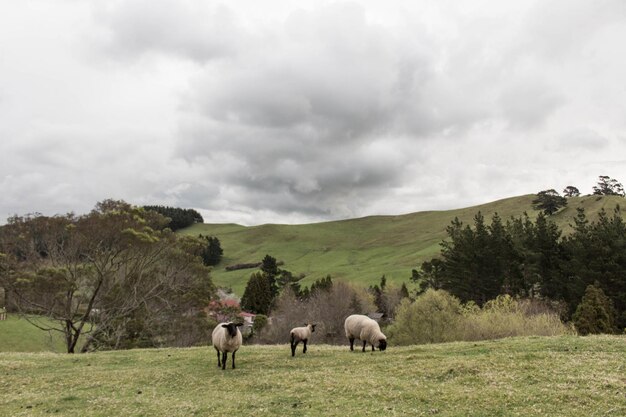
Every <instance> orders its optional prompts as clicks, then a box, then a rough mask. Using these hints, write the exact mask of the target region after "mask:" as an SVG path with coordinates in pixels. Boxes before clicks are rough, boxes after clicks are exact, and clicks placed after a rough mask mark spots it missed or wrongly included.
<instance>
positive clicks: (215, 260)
mask: <svg viewBox="0 0 626 417" xmlns="http://www.w3.org/2000/svg"><path fill="white" fill-rule="evenodd" d="M198 238H200V239H204V240H205V241H206V245H205V247H204V248H203V250H202V253H201V256H202V261H203V262H204V264H205V265H207V266H214V265H217V264H219V263H220V261H221V260H222V255H223V254H224V251H223V250H222V246H221V244H220V241H219V239H218V238H216V237H214V236H202V235H199V236H198Z"/></svg>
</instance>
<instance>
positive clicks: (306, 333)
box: [289, 324, 316, 356]
mask: <svg viewBox="0 0 626 417" xmlns="http://www.w3.org/2000/svg"><path fill="white" fill-rule="evenodd" d="M315 326H316V324H305V325H304V327H294V328H293V329H291V332H289V336H290V340H291V356H296V346H298V343H300V342H301V341H302V342H303V343H304V349H302V353H306V343H307V342H308V341H309V338H310V337H311V333H313V332H314V331H315Z"/></svg>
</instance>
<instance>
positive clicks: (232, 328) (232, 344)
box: [211, 322, 243, 369]
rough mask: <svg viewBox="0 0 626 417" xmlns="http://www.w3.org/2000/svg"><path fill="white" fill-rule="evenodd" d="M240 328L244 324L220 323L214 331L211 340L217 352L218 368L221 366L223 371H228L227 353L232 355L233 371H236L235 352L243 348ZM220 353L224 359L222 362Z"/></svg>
mask: <svg viewBox="0 0 626 417" xmlns="http://www.w3.org/2000/svg"><path fill="white" fill-rule="evenodd" d="M239 326H243V323H232V322H228V323H220V324H218V325H217V326H215V329H213V334H212V336H211V340H212V342H213V347H214V348H215V350H216V351H217V366H218V367H219V366H221V367H222V369H226V357H227V353H228V352H231V353H232V355H231V356H232V358H233V359H232V362H233V369H235V352H237V350H239V348H240V347H241V342H242V337H241V332H240V331H239ZM220 353H221V354H222V358H221V361H220Z"/></svg>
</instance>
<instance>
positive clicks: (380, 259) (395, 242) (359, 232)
mask: <svg viewBox="0 0 626 417" xmlns="http://www.w3.org/2000/svg"><path fill="white" fill-rule="evenodd" d="M534 198H535V196H534V195H533V194H529V195H524V196H520V197H512V198H507V199H504V200H499V201H495V202H492V203H488V204H483V205H480V206H475V207H468V208H463V209H458V210H447V211H425V212H418V213H411V214H404V215H398V216H370V217H363V218H359V219H350V220H341V221H332V222H324V223H313V224H303V225H278V224H265V225H260V226H251V227H246V226H241V225H236V224H206V223H204V224H196V225H194V226H191V227H189V228H187V229H184V230H182V231H181V232H180V233H184V234H190V235H198V234H203V235H211V236H217V237H218V238H219V240H220V242H221V245H222V248H223V250H224V258H223V260H222V262H221V263H220V264H219V265H217V266H216V267H215V269H214V271H213V279H214V281H215V283H216V284H217V285H220V286H231V287H232V288H233V290H234V291H235V292H236V293H237V294H239V295H241V294H242V293H243V290H244V288H245V284H246V282H247V280H248V278H249V277H250V274H251V273H252V272H253V271H254V270H252V269H244V270H237V271H226V270H225V267H226V266H227V265H232V264H237V263H250V262H259V261H261V259H262V258H263V257H264V256H265V255H266V254H269V255H271V256H273V257H275V258H276V259H278V260H281V261H284V262H285V264H284V265H283V266H282V268H284V269H287V270H289V271H292V272H293V273H295V274H299V273H304V274H305V275H306V278H305V279H304V280H303V281H302V283H303V284H304V285H310V284H311V283H312V282H313V281H315V280H316V279H318V278H322V277H324V276H326V275H327V274H330V275H331V276H332V277H333V279H334V280H346V281H351V282H355V283H358V284H361V285H365V286H367V285H371V284H374V283H378V282H379V280H380V277H381V276H382V275H383V274H384V275H385V276H386V277H387V280H388V282H391V283H397V284H398V285H400V283H402V282H406V281H408V279H409V277H410V276H411V269H413V268H415V267H417V266H418V265H419V264H420V263H421V262H423V261H425V260H428V259H430V258H431V257H433V256H434V255H436V254H438V253H439V250H440V247H439V243H440V242H441V241H442V240H443V239H444V238H445V237H446V232H445V229H446V227H447V226H448V225H449V224H450V221H452V219H454V217H458V218H459V219H461V220H462V221H463V222H464V223H466V224H467V223H469V224H472V223H473V217H474V215H475V214H476V213H477V212H478V211H481V212H482V213H483V215H484V216H485V218H486V219H487V222H489V221H490V220H491V216H492V215H493V214H494V213H496V212H497V213H498V214H499V215H500V217H502V218H503V219H505V220H506V219H508V218H510V217H511V216H520V215H521V214H522V213H523V212H524V211H526V212H528V214H529V215H531V216H536V215H537V213H538V212H537V211H535V210H533V209H532V207H531V202H532V200H533V199H534ZM616 204H621V205H622V206H626V200H624V198H622V197H616V196H604V197H599V196H586V197H574V198H571V199H569V205H568V206H567V207H566V208H564V209H562V210H561V211H560V212H558V213H556V214H554V215H553V216H551V219H552V220H553V221H555V222H556V223H557V224H558V225H559V226H560V227H561V228H562V229H563V230H564V231H565V232H566V233H567V232H568V230H569V229H570V227H569V224H571V223H573V218H574V217H575V215H576V208H577V207H584V208H585V211H586V213H587V216H588V217H589V218H590V219H591V220H593V219H595V218H596V217H597V214H598V212H599V211H600V209H602V208H605V209H606V210H607V211H609V212H612V210H613V209H614V208H615V205H616Z"/></svg>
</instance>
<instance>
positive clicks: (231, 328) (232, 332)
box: [222, 323, 243, 337]
mask: <svg viewBox="0 0 626 417" xmlns="http://www.w3.org/2000/svg"><path fill="white" fill-rule="evenodd" d="M242 325H243V323H237V324H235V323H228V324H222V327H223V328H225V329H226V331H227V332H228V335H229V336H230V337H235V336H237V327H238V326H242Z"/></svg>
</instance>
